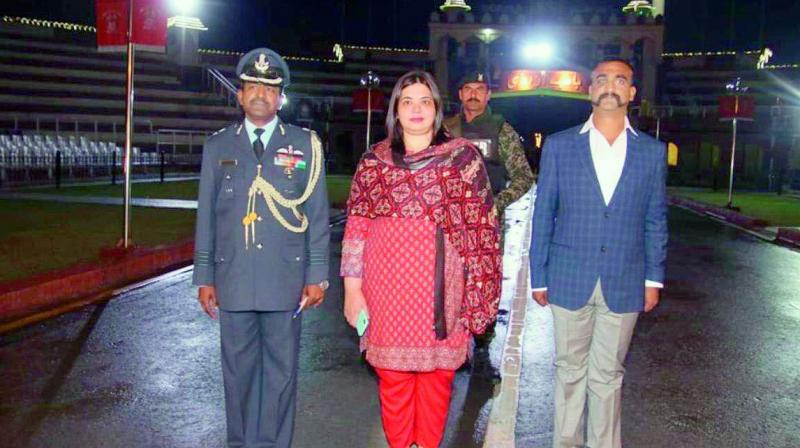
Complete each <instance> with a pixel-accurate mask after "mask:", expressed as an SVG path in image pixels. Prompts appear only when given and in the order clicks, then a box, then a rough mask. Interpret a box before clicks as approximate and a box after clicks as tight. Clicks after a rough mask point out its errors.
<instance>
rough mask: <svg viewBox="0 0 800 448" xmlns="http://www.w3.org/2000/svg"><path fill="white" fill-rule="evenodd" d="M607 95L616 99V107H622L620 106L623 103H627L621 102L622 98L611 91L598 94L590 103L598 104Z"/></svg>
mask: <svg viewBox="0 0 800 448" xmlns="http://www.w3.org/2000/svg"><path fill="white" fill-rule="evenodd" d="M608 97H612V98H614V99H615V100H617V107H622V106H624V105H625V104H627V103H623V102H622V98H620V97H619V95H617V94H616V93H613V92H606V93H604V94H602V95H600V96H599V97H597V101H592V105H593V106H599V105H600V103H601V102H602V101H603V100H604V99H606V98H608Z"/></svg>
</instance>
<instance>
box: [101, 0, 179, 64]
mask: <svg viewBox="0 0 800 448" xmlns="http://www.w3.org/2000/svg"><path fill="white" fill-rule="evenodd" d="M130 2H131V0H97V2H96V17H97V51H101V52H124V51H125V50H126V48H127V44H128V38H127V32H128V5H129V4H130ZM164 3H165V2H164V0H134V10H133V36H132V37H133V45H134V48H135V49H136V50H139V51H142V50H143V51H153V52H158V53H164V52H165V51H166V46H167V9H166V5H165V4H164Z"/></svg>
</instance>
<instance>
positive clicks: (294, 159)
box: [274, 145, 306, 171]
mask: <svg viewBox="0 0 800 448" xmlns="http://www.w3.org/2000/svg"><path fill="white" fill-rule="evenodd" d="M274 162H275V165H277V166H282V167H284V168H285V169H286V171H291V170H294V169H298V170H304V169H306V161H305V160H303V151H300V150H298V149H294V148H292V145H289V147H288V148H280V149H278V151H277V153H276V155H275V160H274Z"/></svg>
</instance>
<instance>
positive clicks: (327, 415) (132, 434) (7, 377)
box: [0, 226, 502, 448]
mask: <svg viewBox="0 0 800 448" xmlns="http://www.w3.org/2000/svg"><path fill="white" fill-rule="evenodd" d="M341 237H342V228H341V226H337V227H334V228H333V240H334V242H335V244H333V245H332V246H333V249H332V253H331V260H332V263H331V266H332V268H331V269H332V272H331V279H332V285H331V289H330V291H329V299H328V300H327V301H326V302H325V303H324V304H323V306H322V307H320V308H319V309H317V310H311V311H308V312H306V313H304V314H303V329H302V336H301V360H300V377H299V378H300V379H299V397H298V419H297V431H296V438H295V444H294V446H295V447H297V448H305V447H309V448H311V447H315V448H316V447H320V446H325V447H342V448H359V447H370V448H372V447H379V448H382V447H385V446H386V444H385V442H384V437H383V432H382V429H381V424H380V412H379V405H378V400H377V385H376V377H375V375H374V373H373V372H372V370H371V369H370V368H369V367H368V366H367V365H366V364H365V363H364V362H363V361H362V359H361V357H360V355H359V352H358V341H357V338H356V336H355V332H354V331H353V330H351V329H350V328H349V327H348V326H347V324H346V322H345V321H344V318H343V317H342V314H341V309H342V284H341V280H340V279H339V277H338V267H339V258H340V255H341V246H340V241H341ZM190 283H191V270H190V269H188V268H187V269H185V270H183V271H182V272H178V273H173V274H171V275H167V276H164V277H162V278H158V279H155V280H154V281H152V282H151V283H150V284H148V285H146V286H143V287H139V288H136V289H133V290H131V291H128V292H123V293H121V294H120V295H118V296H117V297H115V298H114V299H113V300H111V301H110V302H108V303H105V304H100V305H96V306H91V307H88V308H86V309H83V310H80V311H77V312H74V313H70V314H66V315H63V316H60V317H58V318H55V319H53V320H50V321H47V322H44V323H41V324H38V325H35V326H33V327H29V328H26V329H23V330H20V331H17V332H15V333H11V334H8V335H5V336H0V433H2V434H4V436H0V447H6V446H7V447H14V448H24V447H37V448H38V447H59V448H60V447H64V448H71V447H75V448H78V447H80V448H89V447H103V448H110V447H125V448H129V447H170V448H172V447H175V448H179V447H187V448H189V447H191V448H199V447H222V446H223V445H224V434H225V418H224V409H223V390H222V377H221V367H220V360H219V329H218V325H217V324H216V322H212V321H211V320H210V319H208V318H207V317H206V316H205V315H204V314H202V313H201V312H200V310H199V307H198V305H197V302H196V299H195V297H196V289H195V288H193V287H192V286H191V284H190ZM496 343H498V344H501V343H502V341H496ZM475 365H476V366H477V368H480V367H482V366H484V365H485V363H479V362H476V363H475ZM480 371H481V372H483V371H484V370H480ZM492 390H493V385H492V384H491V382H490V379H489V378H488V377H487V375H482V374H475V375H471V370H470V369H463V370H460V371H459V372H458V374H457V376H456V379H455V388H454V393H453V401H452V405H451V412H450V416H449V422H448V429H447V434H446V436H445V442H444V444H443V446H447V447H454V448H455V447H458V448H470V447H479V446H481V442H482V437H483V434H484V432H485V426H486V420H487V417H488V414H489V409H490V406H491V396H492Z"/></svg>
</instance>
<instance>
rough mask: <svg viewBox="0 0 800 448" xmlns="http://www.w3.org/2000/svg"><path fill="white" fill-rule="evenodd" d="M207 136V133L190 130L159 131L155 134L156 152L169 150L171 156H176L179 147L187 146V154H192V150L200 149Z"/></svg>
mask: <svg viewBox="0 0 800 448" xmlns="http://www.w3.org/2000/svg"><path fill="white" fill-rule="evenodd" d="M209 134H210V132H208V131H194V130H190V129H159V130H158V131H157V132H156V151H157V152H163V151H167V150H171V151H172V154H177V153H178V147H179V146H188V147H189V151H188V152H189V154H194V148H195V147H200V148H202V147H203V143H204V142H205V139H206V138H207V137H208V135H209Z"/></svg>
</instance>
